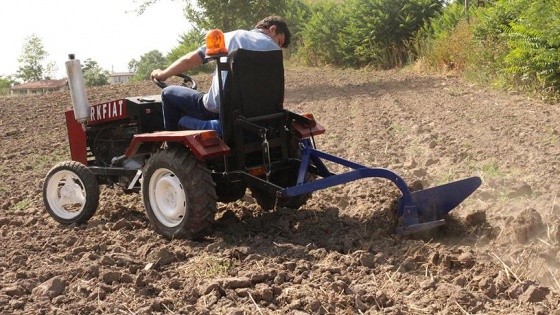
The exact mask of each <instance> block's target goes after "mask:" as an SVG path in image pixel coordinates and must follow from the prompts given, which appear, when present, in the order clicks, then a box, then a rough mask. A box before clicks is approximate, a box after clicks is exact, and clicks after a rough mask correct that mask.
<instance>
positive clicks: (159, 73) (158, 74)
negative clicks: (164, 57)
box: [150, 69, 167, 81]
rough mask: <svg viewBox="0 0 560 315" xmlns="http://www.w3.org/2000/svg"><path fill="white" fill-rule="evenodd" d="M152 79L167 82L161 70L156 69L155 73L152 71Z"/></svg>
mask: <svg viewBox="0 0 560 315" xmlns="http://www.w3.org/2000/svg"><path fill="white" fill-rule="evenodd" d="M150 79H152V80H153V79H156V80H159V81H165V80H167V78H166V77H165V76H164V75H163V70H161V69H156V70H154V71H152V73H151V74H150Z"/></svg>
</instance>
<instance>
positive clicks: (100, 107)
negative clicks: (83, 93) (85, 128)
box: [90, 100, 126, 123]
mask: <svg viewBox="0 0 560 315" xmlns="http://www.w3.org/2000/svg"><path fill="white" fill-rule="evenodd" d="M123 105H124V100H116V101H112V102H108V103H103V104H97V105H93V106H91V107H90V111H91V112H90V123H98V122H103V121H110V120H116V119H120V118H124V117H126V109H125V107H124V106H123Z"/></svg>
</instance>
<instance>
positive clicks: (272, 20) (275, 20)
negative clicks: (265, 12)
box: [255, 16, 292, 48]
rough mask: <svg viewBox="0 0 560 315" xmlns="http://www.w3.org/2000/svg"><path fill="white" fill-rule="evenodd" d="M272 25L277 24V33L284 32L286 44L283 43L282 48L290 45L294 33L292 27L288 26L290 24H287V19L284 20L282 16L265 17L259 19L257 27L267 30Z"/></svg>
mask: <svg viewBox="0 0 560 315" xmlns="http://www.w3.org/2000/svg"><path fill="white" fill-rule="evenodd" d="M272 25H276V34H284V37H285V39H284V45H282V48H286V47H288V45H290V39H291V37H292V33H291V32H290V29H289V28H288V24H286V21H284V19H283V18H282V17H280V16H269V17H265V18H264V19H262V20H261V21H259V23H257V25H256V26H255V28H257V29H261V30H267V29H269V28H270V27H271V26H272Z"/></svg>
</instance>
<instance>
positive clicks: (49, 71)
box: [16, 34, 56, 82]
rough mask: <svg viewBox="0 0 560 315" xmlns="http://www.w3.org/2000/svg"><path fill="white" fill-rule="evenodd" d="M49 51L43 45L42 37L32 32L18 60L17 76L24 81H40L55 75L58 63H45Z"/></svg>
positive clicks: (26, 39)
mask: <svg viewBox="0 0 560 315" xmlns="http://www.w3.org/2000/svg"><path fill="white" fill-rule="evenodd" d="M47 57H48V53H47V51H46V50H45V48H44V47H43V42H42V41H41V38H39V37H38V36H37V35H35V34H32V35H31V36H28V37H26V38H25V42H24V44H23V50H22V54H21V56H20V58H19V59H18V62H19V63H20V67H19V68H18V70H17V74H16V77H17V78H18V79H20V80H22V81H23V82H32V81H39V80H43V79H49V78H51V77H53V74H54V73H55V72H56V64H54V63H53V62H50V63H48V64H47V65H46V66H44V65H43V63H44V61H45V59H46V58H47Z"/></svg>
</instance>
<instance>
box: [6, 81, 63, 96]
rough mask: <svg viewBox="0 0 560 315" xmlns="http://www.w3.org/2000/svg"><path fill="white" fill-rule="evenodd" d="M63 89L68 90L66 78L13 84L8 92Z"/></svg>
mask: <svg viewBox="0 0 560 315" xmlns="http://www.w3.org/2000/svg"><path fill="white" fill-rule="evenodd" d="M65 90H68V79H61V80H40V81H34V82H28V83H24V84H20V85H16V86H13V87H11V88H10V94H11V95H31V94H44V93H49V92H54V91H65Z"/></svg>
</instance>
